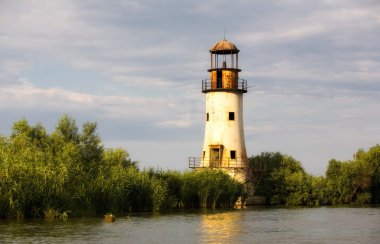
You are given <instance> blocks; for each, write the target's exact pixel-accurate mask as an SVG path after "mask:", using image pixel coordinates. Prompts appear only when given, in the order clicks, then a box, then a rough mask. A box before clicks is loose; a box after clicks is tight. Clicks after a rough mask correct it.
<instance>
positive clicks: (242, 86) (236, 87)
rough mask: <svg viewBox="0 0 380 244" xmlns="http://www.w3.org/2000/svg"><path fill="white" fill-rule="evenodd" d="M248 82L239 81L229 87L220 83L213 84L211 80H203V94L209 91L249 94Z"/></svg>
mask: <svg viewBox="0 0 380 244" xmlns="http://www.w3.org/2000/svg"><path fill="white" fill-rule="evenodd" d="M247 84H248V83H247V81H246V80H244V79H238V80H237V81H236V82H232V84H231V83H229V85H228V86H226V85H223V84H222V83H221V82H220V83H219V82H218V81H217V82H215V83H213V82H212V81H211V80H210V79H205V80H202V92H208V91H231V90H232V91H238V92H247V89H248V85H247Z"/></svg>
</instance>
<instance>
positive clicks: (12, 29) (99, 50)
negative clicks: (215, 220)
mask: <svg viewBox="0 0 380 244" xmlns="http://www.w3.org/2000/svg"><path fill="white" fill-rule="evenodd" d="M58 10H59V11H58ZM379 12H380V4H378V3H377V2H376V1H371V0H368V1H366V0H364V1H353V0H342V1H340V0H337V1H327V0H326V1H312V2H310V1H309V2H305V1H299V0H294V1H293V0H292V1H246V0H238V1H235V2H234V3H233V4H231V1H208V2H205V1H200V0H198V1H187V2H184V1H174V0H173V1H164V2H162V1H133V0H121V1H113V2H112V4H110V3H108V2H107V3H106V2H104V1H91V2H88V1H49V2H45V1H28V0H26V1H23V2H17V1H2V2H1V7H0V53H1V56H0V88H1V89H0V114H1V118H2V121H4V120H6V121H10V122H9V123H8V122H7V123H8V124H4V123H3V122H2V121H0V122H2V123H3V124H2V126H3V127H7V128H8V127H9V124H10V123H11V122H12V121H15V120H17V119H19V118H20V117H22V116H28V118H32V120H33V121H40V120H44V121H42V122H45V121H56V118H57V116H59V115H60V114H62V113H64V112H68V113H70V114H72V113H73V114H74V115H75V116H78V117H79V118H80V119H81V120H82V119H83V120H88V119H94V120H96V121H99V123H101V124H99V127H100V130H101V132H102V133H103V135H104V137H105V138H106V139H107V141H110V142H112V141H113V142H115V141H127V142H128V143H133V141H134V140H139V139H140V140H145V142H146V141H149V140H152V141H151V142H150V143H148V144H149V145H153V144H154V145H156V147H157V148H156V150H157V152H160V150H162V151H165V150H166V148H164V144H165V143H162V141H163V140H167V141H166V144H165V145H166V146H169V147H170V145H173V144H176V145H177V147H176V148H177V151H179V152H181V151H182V152H181V153H182V154H186V151H191V152H193V151H196V150H195V149H194V148H196V147H198V148H199V151H200V150H201V145H195V144H196V143H198V142H199V141H202V139H203V134H202V131H203V126H204V124H203V122H204V121H203V119H204V118H203V115H204V101H205V100H204V94H202V93H201V88H200V82H201V80H202V79H204V78H207V77H208V76H209V74H208V72H207V71H206V70H207V69H208V65H209V53H208V48H210V46H211V45H212V44H213V43H215V42H216V41H218V40H219V39H222V38H223V29H224V28H225V29H226V38H227V39H229V40H231V41H233V42H234V43H235V44H237V46H238V47H239V49H240V50H241V52H240V53H239V65H240V67H241V68H242V72H241V73H240V76H241V77H242V78H246V79H247V80H248V82H249V83H250V85H254V88H252V89H251V90H250V91H249V92H248V94H246V95H245V96H244V100H245V112H246V113H245V115H244V116H245V119H246V120H245V126H246V127H245V128H246V139H247V143H248V145H249V146H250V147H252V148H253V150H256V149H263V150H264V149H267V150H277V149H278V150H281V151H283V152H285V153H289V154H292V153H294V154H295V155H300V156H301V157H302V159H305V160H306V161H308V165H313V164H315V165H319V163H318V162H317V161H316V160H315V159H314V158H318V160H322V159H323V158H325V160H326V161H327V160H328V158H326V157H327V156H329V155H330V154H331V153H332V152H331V150H330V149H329V150H330V151H329V150H328V147H327V146H322V144H323V145H329V146H331V147H332V146H333V145H334V143H335V144H336V145H342V147H343V146H345V147H347V148H348V149H347V150H343V149H337V150H338V151H340V152H342V153H341V155H342V156H344V154H346V155H348V156H351V154H352V153H353V152H352V148H355V147H356V146H358V145H359V142H360V143H363V144H365V145H363V146H366V145H367V144H369V143H372V142H373V141H375V140H378V138H375V136H374V135H375V134H376V132H378V130H379V127H378V125H377V124H376V121H379V119H380V118H379V116H378V115H377V113H376V111H377V106H378V104H379V102H380V100H379V99H380V94H379V93H380V83H379V79H380V58H379V57H380V46H379V45H378V43H379V40H380V18H379V14H378V13H379ZM83 77H84V78H83ZM197 137H199V138H198V139H197ZM349 137H350V138H351V139H350V138H349ZM189 138H191V140H190V141H191V142H192V143H187V144H186V146H184V147H183V148H181V147H180V145H181V143H179V142H180V141H181V140H182V143H183V144H184V145H185V143H184V142H185V141H186V142H187V140H188V139H189ZM339 138H342V139H341V140H345V143H340V142H339ZM352 138H357V140H356V139H352ZM374 138H375V139H374ZM169 140H174V141H175V142H168V141H169ZM308 140H309V141H311V144H310V147H315V148H318V147H319V148H321V150H327V151H329V153H326V154H323V153H322V152H317V153H316V152H315V151H318V150H315V149H310V148H308V145H307V142H308ZM346 141H347V143H346ZM348 141H351V142H350V143H349V142H348ZM252 142H254V143H253V144H251V143H252ZM143 145H144V143H141V144H139V145H138V146H136V147H133V148H134V150H138V151H139V152H144V151H145V148H143V149H141V147H143ZM297 148H300V149H299V150H301V151H305V152H307V153H299V152H298V151H297ZM286 150H289V152H286ZM248 151H249V150H248ZM322 154H323V155H324V156H320V155H322ZM132 155H133V152H132ZM141 155H142V156H143V155H144V153H141ZM166 156H167V155H165V159H167V157H166ZM158 157H160V156H158ZM162 157H163V156H162ZM178 159H179V155H177V156H176V160H178ZM147 160H148V159H147ZM149 160H150V159H149ZM168 160H170V159H168ZM171 163H172V164H174V162H171ZM314 170H315V169H314ZM319 171H322V170H320V169H319ZM319 171H318V172H319Z"/></svg>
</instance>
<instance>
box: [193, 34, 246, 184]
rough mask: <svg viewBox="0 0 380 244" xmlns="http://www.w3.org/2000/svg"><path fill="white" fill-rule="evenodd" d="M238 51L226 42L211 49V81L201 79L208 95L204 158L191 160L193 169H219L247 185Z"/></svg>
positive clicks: (244, 83) (241, 81)
mask: <svg viewBox="0 0 380 244" xmlns="http://www.w3.org/2000/svg"><path fill="white" fill-rule="evenodd" d="M239 51H240V50H239V49H238V48H237V47H236V45H235V44H233V43H232V42H230V41H227V40H226V39H223V40H221V41H219V42H217V43H215V44H214V45H213V46H212V47H211V49H210V69H208V72H209V73H210V78H209V79H205V80H202V92H203V93H204V94H205V95H206V111H205V135H204V143H203V150H202V153H201V157H191V158H189V167H190V168H219V169H222V170H224V171H225V172H227V173H228V174H229V175H230V176H231V177H233V178H235V179H236V180H238V181H240V182H242V183H245V182H246V180H247V174H248V160H247V152H246V148H245V140H244V127H243V94H244V93H246V92H247V81H246V80H244V79H240V78H239V72H240V71H241V69H239V57H238V54H239Z"/></svg>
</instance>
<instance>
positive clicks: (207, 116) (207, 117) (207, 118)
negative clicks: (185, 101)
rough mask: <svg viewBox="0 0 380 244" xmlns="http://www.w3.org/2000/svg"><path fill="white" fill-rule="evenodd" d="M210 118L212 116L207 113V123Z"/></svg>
mask: <svg viewBox="0 0 380 244" xmlns="http://www.w3.org/2000/svg"><path fill="white" fill-rule="evenodd" d="M209 118H210V116H209V115H208V113H206V121H208V120H209Z"/></svg>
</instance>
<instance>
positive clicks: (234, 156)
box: [230, 151, 236, 159]
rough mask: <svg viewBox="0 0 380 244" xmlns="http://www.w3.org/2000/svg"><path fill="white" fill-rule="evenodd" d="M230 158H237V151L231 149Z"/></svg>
mask: <svg viewBox="0 0 380 244" xmlns="http://www.w3.org/2000/svg"><path fill="white" fill-rule="evenodd" d="M230 158H231V159H236V151H230Z"/></svg>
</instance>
